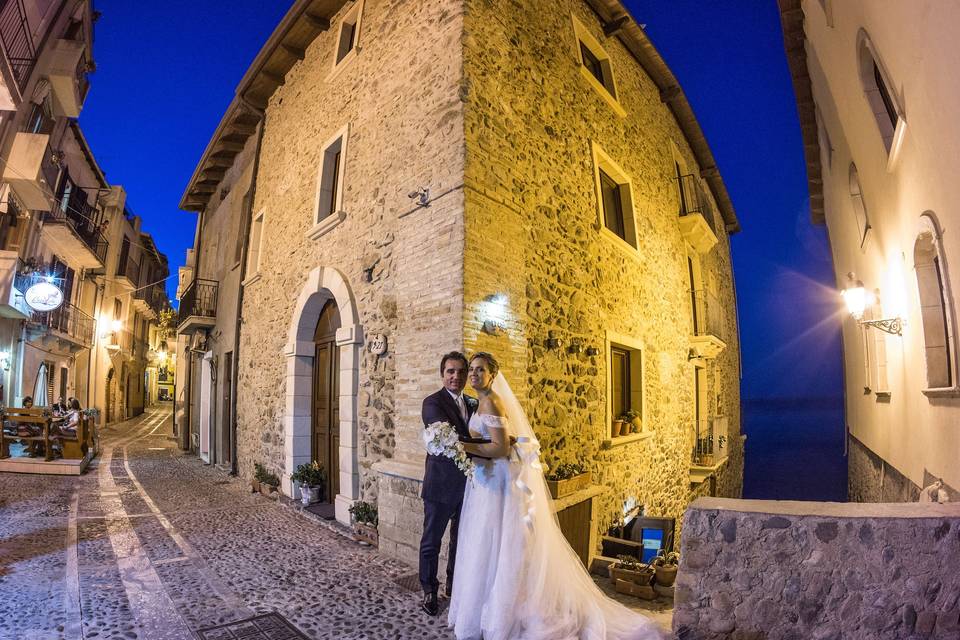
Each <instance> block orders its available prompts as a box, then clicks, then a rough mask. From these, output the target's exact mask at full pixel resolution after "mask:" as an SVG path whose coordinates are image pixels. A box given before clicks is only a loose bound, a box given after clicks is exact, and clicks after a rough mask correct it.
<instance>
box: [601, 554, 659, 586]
mask: <svg viewBox="0 0 960 640" xmlns="http://www.w3.org/2000/svg"><path fill="white" fill-rule="evenodd" d="M653 575H654V570H653V567H651V566H650V565H648V564H646V563H644V562H641V561H640V560H639V559H638V558H636V557H634V556H628V555H619V556H617V561H616V562H614V563H613V564H611V565H610V579H611V580H613V582H614V584H616V582H617V580H626V581H628V582H633V583H634V584H639V585H649V584H650V583H651V582H653Z"/></svg>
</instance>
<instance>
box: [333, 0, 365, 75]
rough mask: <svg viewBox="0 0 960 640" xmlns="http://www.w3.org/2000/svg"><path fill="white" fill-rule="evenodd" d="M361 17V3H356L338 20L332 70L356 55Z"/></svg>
mask: <svg viewBox="0 0 960 640" xmlns="http://www.w3.org/2000/svg"><path fill="white" fill-rule="evenodd" d="M362 15H363V2H362V1H361V2H357V3H356V4H354V5H353V7H352V8H351V9H350V10H349V11H347V12H346V13H345V14H344V16H343V18H342V19H341V20H340V30H339V32H338V33H337V45H336V49H335V50H334V57H333V68H334V69H336V68H337V67H338V66H339V65H340V63H341V62H343V61H345V60H346V59H347V58H350V57H352V56H351V54H353V53H356V51H357V43H358V41H359V39H360V18H361V17H362Z"/></svg>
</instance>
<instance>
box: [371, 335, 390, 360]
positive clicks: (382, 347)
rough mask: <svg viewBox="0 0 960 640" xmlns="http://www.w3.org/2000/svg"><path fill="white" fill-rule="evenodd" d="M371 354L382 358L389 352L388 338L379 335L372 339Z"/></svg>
mask: <svg viewBox="0 0 960 640" xmlns="http://www.w3.org/2000/svg"><path fill="white" fill-rule="evenodd" d="M370 352H371V353H373V354H375V355H378V356H382V355H383V354H385V353H386V352H387V336H385V335H383V334H382V333H378V334H376V335H375V336H373V337H371V338H370Z"/></svg>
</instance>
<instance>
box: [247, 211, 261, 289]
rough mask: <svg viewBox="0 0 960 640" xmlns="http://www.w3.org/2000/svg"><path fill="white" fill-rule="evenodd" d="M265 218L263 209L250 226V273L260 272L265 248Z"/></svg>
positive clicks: (248, 262)
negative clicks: (262, 253) (262, 252)
mask: <svg viewBox="0 0 960 640" xmlns="http://www.w3.org/2000/svg"><path fill="white" fill-rule="evenodd" d="M263 218H264V212H263V211H261V212H260V213H258V214H257V215H255V216H254V217H253V224H252V225H251V226H250V253H249V254H247V273H248V274H249V275H255V274H257V273H259V272H260V256H261V250H262V248H263Z"/></svg>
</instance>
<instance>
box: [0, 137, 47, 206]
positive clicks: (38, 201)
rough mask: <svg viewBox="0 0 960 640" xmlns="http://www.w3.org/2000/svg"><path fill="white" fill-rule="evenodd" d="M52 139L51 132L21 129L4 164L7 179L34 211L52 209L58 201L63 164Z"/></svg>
mask: <svg viewBox="0 0 960 640" xmlns="http://www.w3.org/2000/svg"><path fill="white" fill-rule="evenodd" d="M49 142H50V136H49V135H47V134H45V133H26V132H23V131H21V132H19V133H17V135H16V136H14V138H13V146H12V147H11V148H10V158H9V159H8V160H7V163H6V164H5V165H4V167H3V180H4V181H5V182H8V183H10V187H11V188H12V189H13V191H14V192H15V193H16V194H17V197H18V198H19V199H20V202H22V203H23V205H24V206H25V207H26V208H27V209H31V210H33V211H50V210H51V209H53V207H54V203H55V202H56V198H55V197H54V189H55V188H56V186H57V178H58V177H59V176H60V167H59V166H58V165H57V164H56V163H55V162H54V154H53V151H52V150H51V149H50V144H49Z"/></svg>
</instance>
